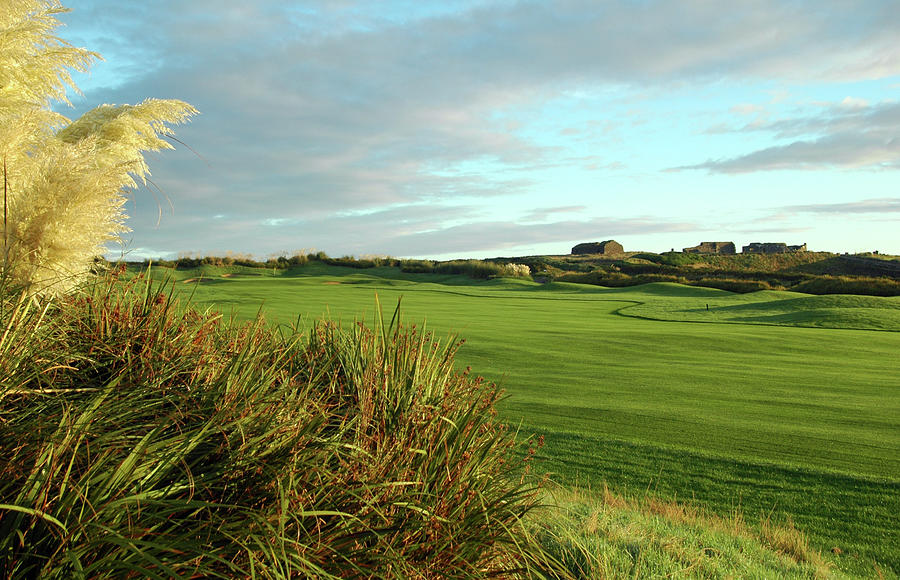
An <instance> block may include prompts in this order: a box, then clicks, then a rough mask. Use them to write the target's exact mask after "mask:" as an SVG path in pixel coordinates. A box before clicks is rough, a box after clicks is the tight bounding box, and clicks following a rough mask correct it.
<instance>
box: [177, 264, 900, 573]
mask: <svg viewBox="0 0 900 580" xmlns="http://www.w3.org/2000/svg"><path fill="white" fill-rule="evenodd" d="M160 274H162V272H160ZM209 274H210V276H215V272H214V271H211V272H209ZM277 274H278V275H272V273H271V272H269V273H268V274H267V275H266V276H258V277H232V278H224V279H223V278H211V279H210V280H209V281H208V282H206V283H200V284H179V288H180V289H184V290H185V291H192V292H194V301H195V302H196V303H198V304H200V305H203V304H209V305H215V306H216V307H217V308H221V309H222V310H224V312H225V313H226V314H227V313H229V312H231V311H232V310H233V311H234V312H235V313H236V315H238V316H240V317H251V316H254V315H255V314H256V313H257V312H258V311H259V309H260V308H262V309H263V311H264V312H265V315H266V316H267V317H268V319H269V320H270V321H272V322H275V323H284V324H289V323H293V322H295V321H297V320H298V319H300V320H314V319H316V318H318V317H320V316H321V315H322V314H323V313H330V316H331V317H333V318H343V319H344V320H346V321H350V320H353V319H354V318H357V317H360V316H369V317H371V315H372V312H373V309H374V304H375V294H376V292H377V294H378V296H379V297H380V299H381V301H382V303H384V304H392V303H395V302H396V301H397V300H399V299H400V298H401V297H402V303H403V310H404V312H405V314H406V316H407V317H408V318H409V319H410V320H427V325H428V327H429V328H430V329H432V330H435V331H436V332H438V333H439V334H441V333H445V332H455V333H458V334H459V335H461V336H462V337H464V338H465V339H466V341H467V342H466V344H465V345H464V346H463V348H462V349H461V351H460V354H459V357H458V361H459V363H460V364H464V365H471V366H472V368H473V369H474V371H475V372H477V373H479V374H483V375H485V376H487V377H488V378H489V379H492V380H500V381H501V382H502V384H503V386H504V387H505V388H506V389H507V391H508V392H509V394H510V398H509V399H508V400H507V401H506V402H505V404H504V405H503V407H502V411H503V413H504V416H505V417H506V418H507V419H508V420H510V421H511V422H514V423H517V424H519V425H520V428H521V429H522V430H524V431H525V432H535V433H541V434H544V435H545V437H546V439H547V445H546V447H545V448H544V450H543V451H542V454H543V455H545V456H546V459H547V464H546V465H547V467H548V468H549V469H551V470H553V471H555V472H556V473H557V474H558V477H559V478H560V479H562V480H563V481H565V482H571V483H582V484H585V483H590V484H594V485H596V484H597V483H598V482H600V481H604V480H605V481H607V482H609V484H610V485H611V486H613V487H615V488H617V489H624V488H627V489H628V490H630V491H632V492H634V491H637V490H646V489H650V490H653V491H655V492H656V493H658V494H660V495H662V496H663V497H676V496H677V497H679V498H684V499H693V500H696V501H698V502H700V503H701V504H702V505H707V506H709V507H711V508H712V509H714V510H717V511H719V512H727V511H729V510H730V509H732V508H733V507H735V506H741V507H742V509H743V510H744V511H745V513H746V514H747V517H748V519H750V520H753V519H754V518H757V517H760V516H762V515H765V514H772V516H773V517H775V518H781V519H785V518H788V517H790V518H793V520H794V521H795V522H796V523H797V525H798V526H799V527H800V528H801V529H802V530H804V531H806V532H807V533H809V535H810V537H811V538H812V540H813V542H814V543H815V545H817V546H818V547H820V548H822V549H831V548H833V547H836V548H839V549H840V551H841V552H842V553H843V555H842V556H841V557H840V558H839V565H840V566H841V567H842V568H843V569H846V570H850V571H858V572H859V573H866V572H865V571H868V573H871V570H873V568H872V565H873V562H874V561H877V562H878V565H879V566H880V567H881V569H882V570H883V571H887V572H886V573H887V574H888V575H890V574H891V573H893V574H897V573H898V572H900V556H898V554H900V532H898V531H897V530H898V528H900V526H898V518H897V516H896V514H897V513H900V499H898V498H900V451H898V450H900V420H898V417H900V397H898V378H897V377H898V365H897V362H896V360H897V358H896V356H897V355H896V353H897V352H900V333H896V332H874V331H873V330H862V329H861V328H869V329H877V330H889V329H896V328H897V326H896V315H897V312H898V310H897V309H896V305H897V301H896V300H895V299H878V298H868V297H841V296H837V297H812V296H804V295H798V294H792V293H779V292H765V293H760V294H756V295H745V296H736V295H732V294H729V293H727V292H722V291H717V290H712V289H704V288H693V287H685V286H679V285H671V284H651V285H647V286H642V287H636V288H623V289H615V290H611V289H603V288H598V287H589V286H582V285H576V284H548V285H536V284H532V283H530V282H526V281H522V280H516V281H512V280H509V281H507V280H491V281H486V282H475V281H472V280H469V279H466V278H462V277H456V276H442V277H438V276H429V275H403V274H401V273H399V271H397V270H395V269H391V268H384V269H374V270H367V271H365V273H361V272H360V271H359V270H352V269H349V268H332V267H325V266H322V265H310V266H309V267H306V268H305V269H304V268H301V269H297V270H292V271H288V272H278V273H277ZM194 275H195V273H192V272H189V271H188V272H179V273H178V276H180V277H182V278H184V277H193V276H194ZM707 303H709V304H710V313H712V314H711V315H710V316H708V317H707V313H706V309H705V305H706V304H707ZM701 309H702V310H701ZM365 313H368V314H365ZM636 313H637V314H640V315H641V316H643V317H646V318H639V317H636V316H629V315H630V314H636ZM623 314H624V315H623ZM648 318H659V319H665V321H662V320H651V319H648ZM697 321H707V322H710V321H712V322H714V323H709V324H697V323H696V322H697ZM719 322H728V324H719ZM735 322H740V323H741V324H735ZM747 322H751V323H753V324H746V323H747ZM772 324H775V325H772ZM841 325H845V326H851V327H854V328H828V329H823V328H804V327H802V326H813V327H814V326H841Z"/></svg>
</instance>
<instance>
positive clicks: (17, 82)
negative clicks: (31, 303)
mask: <svg viewBox="0 0 900 580" xmlns="http://www.w3.org/2000/svg"><path fill="white" fill-rule="evenodd" d="M65 11H66V9H64V8H63V7H62V6H61V5H60V3H59V2H58V1H56V0H0V157H2V172H3V198H2V211H3V221H2V224H0V228H2V229H0V233H2V235H0V244H2V245H0V250H2V254H0V277H2V278H0V281H2V282H3V283H4V284H5V285H6V286H7V287H22V288H24V289H26V290H27V291H28V292H29V293H30V294H32V295H55V294H60V293H63V292H66V291H68V290H70V289H71V288H73V287H74V286H75V285H77V284H78V283H79V282H81V281H82V280H83V279H84V278H85V277H86V276H87V274H88V273H89V271H90V268H91V264H92V263H93V259H94V257H96V256H98V255H100V254H102V253H103V252H104V244H105V243H107V242H109V241H114V240H117V239H119V235H120V234H121V233H122V232H125V231H128V229H127V228H126V227H125V225H124V221H125V218H126V217H127V216H126V215H125V213H124V211H123V205H124V203H125V195H124V194H125V190H126V189H127V188H134V187H136V186H137V184H138V182H141V183H144V182H146V178H147V176H148V175H149V173H150V171H149V168H148V167H147V165H146V163H145V161H144V157H143V153H144V152H145V151H158V150H161V149H172V146H171V145H170V144H169V142H168V141H166V140H165V139H164V138H165V137H171V136H172V135H173V132H172V130H171V128H169V127H168V126H167V123H169V124H176V123H182V122H185V121H186V120H188V119H189V118H190V117H191V116H192V115H194V114H196V113H197V111H196V110H195V109H194V108H193V107H191V106H190V105H188V104H187V103H184V102H181V101H176V100H157V99H150V100H147V101H144V102H143V103H141V104H139V105H136V106H131V105H120V106H115V105H102V106H100V107H97V108H96V109H94V110H92V111H89V112H87V113H85V114H84V115H83V116H82V117H81V118H80V119H78V120H76V121H74V122H71V121H70V120H69V119H67V118H66V117H64V116H63V115H61V114H59V113H56V112H54V111H53V110H52V109H51V104H52V103H53V102H63V103H66V104H70V103H69V101H68V99H67V98H66V88H67V87H68V88H71V89H73V90H74V91H76V92H78V87H77V86H76V85H75V83H74V82H73V80H72V77H71V75H70V72H69V71H70V70H75V71H79V72H84V71H86V70H87V69H88V68H89V66H90V64H91V63H92V62H93V61H94V59H96V58H99V55H98V54H96V53H94V52H90V51H88V50H86V49H83V48H76V47H74V46H72V45H70V44H68V43H67V42H65V41H64V40H61V39H59V38H57V37H56V36H54V35H53V31H54V29H55V28H56V27H58V26H59V25H60V22H59V21H58V20H57V19H56V15H57V14H60V13H62V12H65Z"/></svg>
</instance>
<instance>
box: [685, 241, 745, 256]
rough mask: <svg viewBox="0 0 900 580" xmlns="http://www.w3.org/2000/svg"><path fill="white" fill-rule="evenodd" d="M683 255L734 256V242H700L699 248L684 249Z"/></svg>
mask: <svg viewBox="0 0 900 580" xmlns="http://www.w3.org/2000/svg"><path fill="white" fill-rule="evenodd" d="M682 251H683V252H684V253H685V254H734V253H736V252H737V250H736V249H735V246H734V242H701V243H700V245H699V246H693V247H691V248H684V250H682Z"/></svg>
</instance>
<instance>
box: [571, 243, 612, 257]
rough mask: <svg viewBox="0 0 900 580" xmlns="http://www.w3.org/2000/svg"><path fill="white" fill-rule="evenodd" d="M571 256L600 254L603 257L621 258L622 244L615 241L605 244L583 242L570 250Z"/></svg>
mask: <svg viewBox="0 0 900 580" xmlns="http://www.w3.org/2000/svg"><path fill="white" fill-rule="evenodd" d="M572 253H573V254H601V255H604V256H621V255H622V254H624V253H625V248H623V247H622V244H620V243H619V242H617V241H615V240H606V241H605V242H585V243H583V244H578V245H577V246H575V247H574V248H572Z"/></svg>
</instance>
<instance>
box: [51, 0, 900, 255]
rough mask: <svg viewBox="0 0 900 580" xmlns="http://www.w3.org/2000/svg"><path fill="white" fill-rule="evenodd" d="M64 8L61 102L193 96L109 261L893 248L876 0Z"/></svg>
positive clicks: (898, 110) (889, 144)
mask: <svg viewBox="0 0 900 580" xmlns="http://www.w3.org/2000/svg"><path fill="white" fill-rule="evenodd" d="M67 6H68V7H69V8H71V9H72V12H70V13H68V14H65V15H63V16H62V17H61V20H62V21H63V22H64V23H65V24H66V26H65V27H63V28H61V29H60V30H59V35H60V36H61V37H63V38H65V39H66V40H68V41H70V42H72V43H73V44H76V45H79V46H85V47H87V48H89V49H91V50H94V51H97V52H99V53H100V54H101V55H102V56H103V58H104V60H103V61H98V62H97V63H96V64H95V66H94V67H93V68H92V71H91V73H90V74H89V75H85V76H79V77H77V80H76V82H77V83H78V84H79V86H80V87H81V88H82V90H83V91H84V96H83V97H75V98H73V103H75V107H76V108H75V110H74V111H69V114H70V115H71V116H76V115H78V114H80V112H82V111H84V110H86V109H88V108H91V107H94V106H96V105H99V104H101V103H134V102H139V101H141V100H143V99H145V98H148V97H158V98H175V99H182V100H185V101H188V102H190V103H191V104H192V105H194V106H195V107H196V108H197V109H199V110H200V111H201V115H200V116H198V117H196V118H195V119H194V120H193V121H192V122H191V124H189V125H186V126H183V127H181V128H179V130H178V136H179V138H180V139H181V140H182V141H184V142H185V143H186V144H187V145H189V146H190V148H191V149H193V150H194V151H195V152H196V153H194V152H192V151H191V150H189V149H187V148H185V147H183V146H181V145H178V148H177V150H176V151H170V152H165V153H162V154H152V155H150V156H149V163H150V166H151V169H152V171H153V181H154V183H155V184H156V186H158V188H159V190H161V191H162V193H160V191H154V190H152V189H146V190H144V189H142V190H139V191H137V192H135V193H134V195H133V199H132V200H131V201H129V204H128V213H129V215H130V219H129V222H128V225H129V226H130V227H131V228H132V230H133V231H132V232H131V233H129V234H126V236H125V237H126V244H125V246H124V251H125V252H126V253H127V255H128V256H129V257H131V258H135V259H138V258H143V257H148V256H150V257H158V256H159V257H172V256H176V255H178V254H183V253H194V254H197V253H199V254H224V253H226V252H228V251H231V252H237V253H250V254H255V255H257V256H260V257H264V256H269V255H273V254H275V255H277V254H292V253H294V252H296V251H309V250H312V249H315V250H321V251H325V252H327V253H328V254H329V255H334V256H341V255H356V256H362V255H373V254H374V255H392V256H398V257H437V258H453V257H469V256H471V257H491V256H515V255H529V254H562V253H568V251H569V250H570V248H571V247H572V246H573V245H574V244H576V243H579V242H585V241H600V240H605V239H610V238H615V239H616V240H618V241H619V242H621V243H622V244H623V245H624V246H625V249H626V250H649V251H667V250H669V249H671V248H675V249H681V248H682V247H686V246H693V245H696V244H698V243H699V242H701V241H734V242H735V243H736V244H737V245H738V246H741V245H745V244H748V243H750V242H754V241H760V242H766V241H776V242H786V243H788V244H799V243H804V242H805V243H807V244H808V245H809V248H810V249H812V250H827V251H842V252H843V251H850V252H856V251H871V250H880V251H882V252H885V253H893V254H900V227H898V222H900V220H898V218H900V193H898V192H900V187H898V185H900V98H898V97H900V42H897V38H898V35H900V11H898V10H897V9H896V3H895V0H884V1H881V0H816V1H806V0H794V1H774V0H737V1H731V2H728V3H722V2H711V1H708V0H681V1H677V2H676V1H662V0H633V1H617V2H605V1H602V0H593V1H579V0H568V1H559V2H519V1H514V0H498V1H490V0H459V1H446V2H425V1H408V0H396V1H384V2H371V1H354V0H329V1H321V2H317V1H311V0H309V1H297V2H294V1H284V0H280V1H268V0H258V1H255V2H245V1H232V0H217V1H215V2H213V1H211V0H192V1H191V2H180V1H175V0H153V1H147V2H127V3H126V2H120V1H118V0H116V1H113V0H81V1H75V0H72V1H71V2H69V3H68V4H67ZM170 202H171V203H170ZM118 251H119V250H118V249H117V250H116V252H118Z"/></svg>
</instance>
